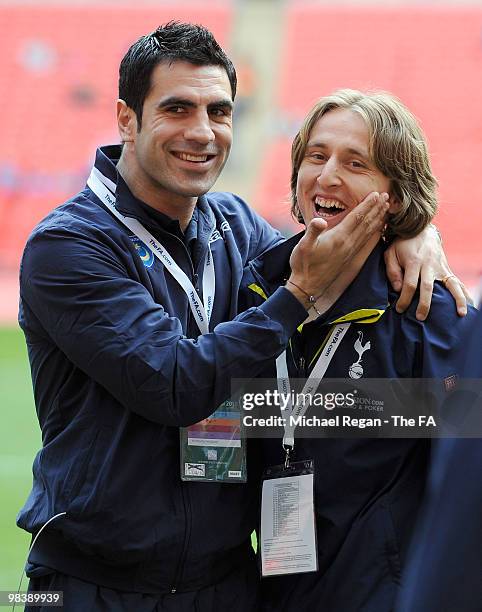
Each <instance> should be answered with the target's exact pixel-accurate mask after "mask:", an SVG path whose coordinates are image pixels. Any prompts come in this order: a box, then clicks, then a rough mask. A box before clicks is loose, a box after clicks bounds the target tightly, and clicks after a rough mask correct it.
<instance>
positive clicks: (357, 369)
mask: <svg viewBox="0 0 482 612" xmlns="http://www.w3.org/2000/svg"><path fill="white" fill-rule="evenodd" d="M362 343H363V332H361V331H359V332H358V338H357V339H356V340H355V344H354V345H353V348H354V349H355V351H356V352H357V353H358V359H357V361H355V363H352V364H351V366H350V368H349V370H348V374H349V375H350V378H361V377H362V376H363V366H362V355H363V353H364V352H365V351H369V350H370V348H371V344H370V341H368V342H367V343H366V344H362Z"/></svg>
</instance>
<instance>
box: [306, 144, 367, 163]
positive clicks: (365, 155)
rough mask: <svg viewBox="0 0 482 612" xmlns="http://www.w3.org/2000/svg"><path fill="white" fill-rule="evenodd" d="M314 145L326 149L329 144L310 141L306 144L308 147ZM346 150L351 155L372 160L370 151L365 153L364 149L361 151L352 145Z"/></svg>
mask: <svg viewBox="0 0 482 612" xmlns="http://www.w3.org/2000/svg"><path fill="white" fill-rule="evenodd" d="M312 147H313V148H318V149H326V148H327V147H328V146H327V145H326V144H325V143H324V142H309V143H308V144H307V145H306V148H307V149H311V148H312ZM346 152H347V153H350V154H351V155H357V156H358V157H363V159H365V160H366V161H370V156H369V155H368V153H363V151H360V150H359V149H353V148H352V147H348V148H347V149H346Z"/></svg>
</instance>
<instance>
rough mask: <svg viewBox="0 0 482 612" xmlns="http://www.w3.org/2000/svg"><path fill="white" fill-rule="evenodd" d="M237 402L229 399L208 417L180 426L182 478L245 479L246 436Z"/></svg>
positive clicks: (197, 479) (223, 480) (217, 480)
mask: <svg viewBox="0 0 482 612" xmlns="http://www.w3.org/2000/svg"><path fill="white" fill-rule="evenodd" d="M241 425H242V424H241V412H240V409H239V405H238V402H237V401H235V400H231V399H230V400H226V401H225V402H223V403H222V404H221V406H219V408H218V409H217V410H216V411H215V412H213V414H211V416H209V417H208V418H207V419H203V420H202V421H200V422H199V423H195V424H194V425H191V426H190V427H181V430H180V438H181V441H180V447H181V453H180V455H181V480H196V481H200V482H226V483H236V482H246V481H247V472H246V438H245V437H244V436H243V435H242V426H241Z"/></svg>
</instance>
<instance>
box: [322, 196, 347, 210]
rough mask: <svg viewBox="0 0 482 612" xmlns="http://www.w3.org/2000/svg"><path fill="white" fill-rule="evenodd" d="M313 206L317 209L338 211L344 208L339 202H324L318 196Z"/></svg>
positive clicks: (323, 199) (324, 200)
mask: <svg viewBox="0 0 482 612" xmlns="http://www.w3.org/2000/svg"><path fill="white" fill-rule="evenodd" d="M315 205H316V207H317V208H337V209H338V210H345V206H344V205H343V204H342V203H341V202H338V200H326V199H325V198H321V197H320V196H317V197H316V198H315Z"/></svg>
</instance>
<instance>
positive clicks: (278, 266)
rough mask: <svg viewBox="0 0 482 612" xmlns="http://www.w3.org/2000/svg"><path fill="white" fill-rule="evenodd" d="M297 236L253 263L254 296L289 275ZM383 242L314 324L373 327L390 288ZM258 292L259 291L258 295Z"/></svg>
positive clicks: (269, 290) (280, 282)
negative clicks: (366, 324) (350, 324)
mask: <svg viewBox="0 0 482 612" xmlns="http://www.w3.org/2000/svg"><path fill="white" fill-rule="evenodd" d="M303 235H304V232H301V233H300V234H297V235H296V236H293V237H291V238H289V239H288V240H286V241H285V242H283V243H281V244H280V245H277V246H275V247H273V248H272V249H270V250H269V251H267V252H266V253H264V254H263V255H262V256H261V257H259V258H258V259H256V260H254V261H253V262H252V264H251V269H252V271H253V272H254V275H255V277H256V278H257V280H258V281H259V285H260V286H261V287H259V286H258V285H255V284H254V285H252V286H250V288H251V289H252V290H254V291H255V292H257V293H261V294H263V292H264V293H267V294H271V293H273V292H274V291H275V290H276V288H277V287H279V285H280V284H283V283H284V282H285V281H286V279H287V278H288V276H289V274H290V269H289V257H290V254H291V251H292V250H293V248H294V247H295V246H296V245H297V244H298V242H299V241H300V240H301V238H302V237H303ZM383 251H384V245H383V242H381V241H380V242H379V243H378V244H377V245H376V246H375V248H374V249H373V251H372V252H371V253H370V255H369V256H368V258H367V260H366V262H365V263H364V264H363V267H362V269H361V270H360V272H359V273H358V275H357V276H356V278H355V279H354V280H353V281H352V283H351V284H350V285H349V286H348V287H347V289H346V290H345V291H344V292H343V294H342V295H341V296H340V297H339V298H338V300H337V301H336V302H335V303H334V304H333V305H332V306H331V307H330V308H329V309H328V310H327V311H326V312H325V313H323V315H321V316H320V317H319V318H318V319H316V322H317V323H318V324H322V325H328V324H333V323H345V322H348V321H351V322H358V323H375V322H376V321H378V319H379V318H380V317H381V316H382V314H383V313H384V312H385V310H386V309H387V307H388V306H389V298H390V296H389V287H388V281H387V277H386V274H385V265H384V261H383ZM260 288H261V290H262V291H259V289H260Z"/></svg>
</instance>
